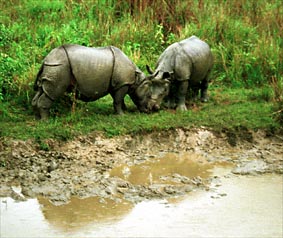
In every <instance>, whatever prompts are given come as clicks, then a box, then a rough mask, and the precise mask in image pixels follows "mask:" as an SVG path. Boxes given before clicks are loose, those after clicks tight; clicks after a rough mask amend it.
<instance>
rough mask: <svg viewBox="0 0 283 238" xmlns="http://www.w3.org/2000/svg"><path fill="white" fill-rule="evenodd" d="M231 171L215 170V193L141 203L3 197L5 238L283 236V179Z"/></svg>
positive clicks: (209, 192) (200, 191)
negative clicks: (55, 201)
mask: <svg viewBox="0 0 283 238" xmlns="http://www.w3.org/2000/svg"><path fill="white" fill-rule="evenodd" d="M228 171H229V170H227V169H223V168H221V169H220V170H217V169H216V170H215V171H214V172H216V173H219V172H221V174H222V175H223V174H224V176H223V177H221V179H219V180H218V181H217V182H215V183H212V187H211V189H210V191H204V190H197V191H195V192H192V193H189V194H188V195H186V196H181V197H175V198H171V199H162V200H150V201H143V202H140V203H137V204H136V205H133V204H132V203H130V202H127V201H125V200H120V201H119V202H118V201H115V202H114V201H113V200H111V199H101V198H98V197H93V198H86V199H78V198H72V199H71V201H70V203H68V204H65V205H61V206H55V205H54V204H52V203H50V202H49V201H48V200H47V199H45V198H37V199H29V200H27V201H26V202H15V201H14V200H13V199H11V198H1V200H0V202H1V237H70V236H71V237H189V236H192V237H282V235H283V232H282V227H283V217H282V211H283V210H282V209H283V207H282V204H283V203H282V202H283V197H282V196H283V195H282V194H283V183H282V176H281V175H275V174H266V175H261V176H235V175H231V174H230V173H229V172H228ZM225 173H226V174H227V175H225ZM157 228H158V229H157ZM40 234H42V235H40Z"/></svg>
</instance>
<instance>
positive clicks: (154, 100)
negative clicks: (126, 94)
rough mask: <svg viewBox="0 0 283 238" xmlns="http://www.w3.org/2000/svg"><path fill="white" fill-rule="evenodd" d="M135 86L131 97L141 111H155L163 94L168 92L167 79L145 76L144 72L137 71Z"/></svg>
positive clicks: (165, 94)
mask: <svg viewBox="0 0 283 238" xmlns="http://www.w3.org/2000/svg"><path fill="white" fill-rule="evenodd" d="M136 77H137V82H138V83H137V86H136V88H135V90H134V93H133V94H131V95H130V96H131V98H132V100H133V101H134V103H135V104H136V105H137V107H138V109H139V110H140V111H142V112H151V111H157V110H159V108H160V104H161V102H162V100H163V98H164V97H165V96H167V95H168V92H169V81H168V80H166V79H162V80H160V79H155V78H154V76H148V77H146V76H145V75H144V73H142V72H140V71H137V72H136Z"/></svg>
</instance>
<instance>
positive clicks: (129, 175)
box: [110, 153, 213, 185]
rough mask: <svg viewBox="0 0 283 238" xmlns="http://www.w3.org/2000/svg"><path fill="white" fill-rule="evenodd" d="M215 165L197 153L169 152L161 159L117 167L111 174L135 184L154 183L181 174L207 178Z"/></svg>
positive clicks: (189, 176)
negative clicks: (165, 177)
mask: <svg viewBox="0 0 283 238" xmlns="http://www.w3.org/2000/svg"><path fill="white" fill-rule="evenodd" d="M212 167H213V165H211V164H208V163H207V162H205V161H204V159H203V158H202V157H201V156H200V155H197V154H193V153H183V154H175V153H168V154H166V155H165V156H164V157H162V158H159V159H151V160H146V161H145V162H142V163H140V164H135V165H131V166H129V165H127V164H123V165H121V166H118V167H115V168H113V169H112V171H111V172H110V175H111V176H118V177H120V178H122V179H125V180H128V181H129V182H130V183H132V184H135V185H149V184H152V183H162V182H163V180H162V178H164V176H170V175H171V176H172V175H174V174H179V175H181V176H186V177H188V178H194V177H197V176H199V177H202V178H207V177H208V176H209V175H211V168H212Z"/></svg>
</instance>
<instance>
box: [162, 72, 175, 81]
mask: <svg viewBox="0 0 283 238" xmlns="http://www.w3.org/2000/svg"><path fill="white" fill-rule="evenodd" d="M162 79H168V80H173V72H164V73H163V75H162Z"/></svg>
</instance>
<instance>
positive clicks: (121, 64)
mask: <svg viewBox="0 0 283 238" xmlns="http://www.w3.org/2000/svg"><path fill="white" fill-rule="evenodd" d="M111 49H112V52H113V54H114V57H115V63H114V69H113V75H112V82H111V83H112V88H113V89H114V90H116V89H118V88H120V87H122V86H124V85H132V84H134V83H135V81H136V79H135V72H136V70H138V68H137V67H136V65H135V64H134V63H133V62H132V61H131V60H130V59H129V58H128V57H127V56H126V55H125V54H124V53H123V52H122V51H121V50H120V49H118V48H116V47H114V46H111Z"/></svg>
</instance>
